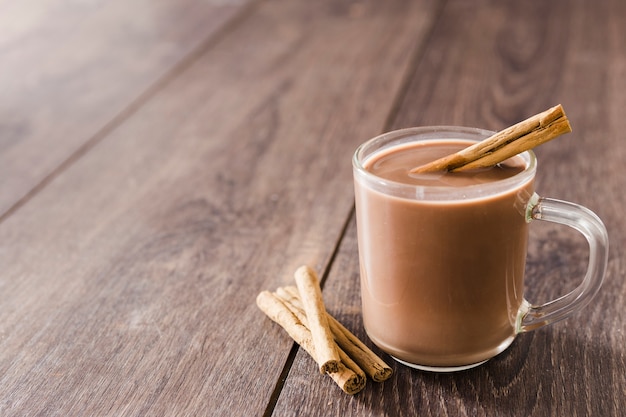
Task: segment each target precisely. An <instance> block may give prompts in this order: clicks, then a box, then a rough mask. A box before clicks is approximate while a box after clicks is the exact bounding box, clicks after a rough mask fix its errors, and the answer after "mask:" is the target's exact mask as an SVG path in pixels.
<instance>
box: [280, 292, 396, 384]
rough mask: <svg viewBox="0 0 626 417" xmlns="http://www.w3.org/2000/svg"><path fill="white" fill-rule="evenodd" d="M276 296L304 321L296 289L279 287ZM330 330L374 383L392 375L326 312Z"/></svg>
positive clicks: (388, 367) (389, 370)
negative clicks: (291, 307)
mask: <svg viewBox="0 0 626 417" xmlns="http://www.w3.org/2000/svg"><path fill="white" fill-rule="evenodd" d="M276 295H277V296H278V297H280V298H281V299H282V300H283V301H284V302H285V305H287V306H288V307H289V306H290V305H291V306H293V309H295V311H294V310H293V309H292V311H293V312H294V314H296V316H297V317H298V319H299V320H300V321H303V320H306V317H303V316H304V311H303V307H302V301H301V299H300V296H299V294H298V289H297V288H295V287H293V286H287V287H280V288H278V289H277V290H276ZM326 315H327V317H328V323H329V325H330V329H331V331H332V332H333V336H334V338H335V341H336V342H337V344H338V345H339V347H340V348H341V349H343V350H344V351H345V352H346V353H347V354H348V356H350V357H351V358H352V359H354V361H355V362H356V363H357V365H359V366H360V367H361V368H362V369H363V370H364V371H365V373H366V374H367V375H368V376H369V377H370V378H372V380H374V381H376V382H382V381H385V380H386V379H389V378H390V377H391V375H392V373H393V371H392V369H391V367H390V366H389V365H387V364H386V363H385V362H384V361H383V360H382V359H381V358H380V357H378V355H376V354H375V353H374V352H373V351H372V350H371V349H370V348H369V347H367V346H366V345H365V344H364V343H363V342H362V341H361V340H359V338H358V337H356V336H355V335H354V334H353V333H352V332H350V330H348V329H347V328H346V327H345V326H344V325H343V324H341V323H340V322H339V321H338V320H337V319H335V318H334V317H333V316H332V315H331V314H330V313H328V312H326Z"/></svg>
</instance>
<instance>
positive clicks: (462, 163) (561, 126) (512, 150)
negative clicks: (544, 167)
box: [411, 104, 572, 174]
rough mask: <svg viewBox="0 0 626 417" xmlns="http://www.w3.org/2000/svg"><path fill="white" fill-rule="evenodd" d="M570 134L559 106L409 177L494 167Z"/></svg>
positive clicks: (418, 168) (426, 165) (429, 164)
mask: <svg viewBox="0 0 626 417" xmlns="http://www.w3.org/2000/svg"><path fill="white" fill-rule="evenodd" d="M571 131H572V128H571V126H570V124H569V121H568V120H567V116H565V113H564V112H563V107H562V106H561V105H560V104H559V105H557V106H555V107H552V108H551V109H548V110H546V111H544V112H542V113H539V114H536V115H534V116H532V117H529V118H528V119H526V120H523V121H521V122H519V123H517V124H515V125H513V126H510V127H508V128H506V129H504V130H501V131H500V132H498V133H495V134H494V135H492V136H491V137H489V138H487V139H485V140H483V141H481V142H478V143H476V144H475V145H472V146H469V147H467V148H465V149H462V150H461V151H459V152H457V153H454V154H452V155H449V156H445V157H443V158H440V159H437V160H436V161H433V162H430V163H428V164H425V165H422V166H419V167H416V168H413V169H412V170H411V173H414V174H415V173H425V172H431V171H462V170H467V169H476V168H485V167H489V166H493V165H496V164H498V163H499V162H502V161H505V160H506V159H508V158H510V157H512V156H515V155H517V154H519V153H521V152H524V151H527V150H529V149H532V148H534V147H535V146H538V145H540V144H542V143H544V142H547V141H549V140H552V139H554V138H555V137H557V136H559V135H561V134H563V133H569V132H571Z"/></svg>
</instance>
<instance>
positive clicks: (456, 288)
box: [352, 126, 608, 372]
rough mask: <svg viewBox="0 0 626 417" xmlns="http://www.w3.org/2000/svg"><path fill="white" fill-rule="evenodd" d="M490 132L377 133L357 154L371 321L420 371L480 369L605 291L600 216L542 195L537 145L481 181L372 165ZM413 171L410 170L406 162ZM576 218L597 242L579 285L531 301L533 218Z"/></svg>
mask: <svg viewBox="0 0 626 417" xmlns="http://www.w3.org/2000/svg"><path fill="white" fill-rule="evenodd" d="M492 133H493V132H490V131H486V130H481V129H475V128H466V127H451V126H435V127H419V128H409V129H403V130H398V131H393V132H389V133H385V134H382V135H380V136H377V137H375V138H373V139H371V140H369V141H368V142H366V143H364V144H362V145H361V146H360V147H359V148H358V149H357V150H356V152H355V154H354V157H353V160H352V162H353V174H354V186H355V202H356V218H357V231H358V246H359V263H360V275H361V278H360V280H361V301H362V309H363V322H364V326H365V330H366V332H367V334H368V336H369V337H370V339H371V340H372V341H373V342H374V344H376V345H377V346H378V347H380V348H381V349H382V350H384V351H385V352H387V353H389V354H390V355H391V356H392V357H393V358H394V359H396V360H397V361H399V362H401V363H403V364H405V365H408V366H411V367H414V368H418V369H423V370H430V371H443V372H450V371H457V370H463V369H468V368H471V367H474V366H478V365H480V364H482V363H484V362H485V361H487V360H488V359H490V358H492V357H493V356H495V355H497V354H499V353H500V352H502V351H503V350H505V349H506V348H507V347H508V346H509V345H510V344H511V343H512V342H513V339H514V338H515V336H516V335H517V334H519V333H521V332H526V331H529V330H534V329H536V328H539V327H541V326H545V325H547V324H550V323H554V322H556V321H559V320H562V319H564V318H566V317H568V316H570V315H571V314H572V313H574V312H576V311H578V310H580V309H581V308H582V307H584V306H585V305H587V304H588V303H589V301H590V300H591V299H592V298H593V296H594V295H595V294H596V293H597V292H598V290H599V288H600V286H601V284H602V280H603V278H604V274H605V270H606V266H607V258H608V236H607V232H606V228H605V227H604V225H603V224H602V222H601V220H600V219H599V218H598V217H597V216H596V215H595V214H594V213H593V212H591V211H590V210H588V209H586V208H584V207H582V206H579V205H577V204H573V203H568V202H563V201H559V200H554V199H549V198H543V197H539V196H538V195H537V194H536V193H535V190H534V178H535V173H536V169H537V161H536V158H535V155H534V154H533V152H531V151H527V152H524V153H522V154H520V155H519V157H520V158H522V159H523V162H524V164H525V168H524V169H523V170H522V171H521V172H519V173H517V174H515V175H513V176H512V177H509V178H506V179H502V180H497V181H492V182H487V183H483V184H476V185H469V186H462V187H442V186H430V185H414V184H405V183H400V182H394V181H390V180H387V179H385V178H381V177H379V176H377V175H374V174H373V173H372V172H370V171H368V169H367V167H368V166H369V165H368V164H369V163H371V162H372V161H374V160H376V158H377V156H378V155H380V154H381V153H383V152H386V151H388V150H389V149H391V148H394V147H398V146H407V145H409V146H410V144H412V143H417V142H422V143H424V141H436V142H440V141H441V142H443V141H451V140H455V141H458V140H469V141H474V142H475V141H480V140H482V139H485V138H486V137H489V136H490V135H491V134H492ZM407 168H410V167H407ZM533 220H544V221H548V222H555V223H560V224H564V225H567V226H569V227H572V228H574V229H576V230H578V231H579V232H580V233H582V234H583V235H584V236H585V238H586V239H587V242H588V243H589V260H588V262H589V265H588V269H587V272H586V274H585V276H584V278H583V280H582V283H581V284H580V285H579V286H578V287H577V288H575V289H574V290H573V291H571V292H570V293H569V294H566V295H564V296H562V297H561V298H558V299H556V300H553V301H550V302H548V303H545V304H542V305H533V304H531V303H529V302H528V301H526V300H525V299H524V296H523V293H524V269H525V263H526V248H527V241H528V224H529V223H530V222H531V221H533Z"/></svg>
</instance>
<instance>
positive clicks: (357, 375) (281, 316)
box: [256, 291, 366, 395]
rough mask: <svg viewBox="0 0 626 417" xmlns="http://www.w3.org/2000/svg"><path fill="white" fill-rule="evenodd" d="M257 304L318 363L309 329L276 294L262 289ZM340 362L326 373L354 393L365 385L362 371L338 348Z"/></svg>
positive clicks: (339, 384) (350, 392)
mask: <svg viewBox="0 0 626 417" xmlns="http://www.w3.org/2000/svg"><path fill="white" fill-rule="evenodd" d="M256 303H257V306H258V307H259V308H260V309H261V310H262V311H263V312H264V313H265V314H266V315H267V316H268V317H269V318H270V319H272V320H273V321H274V322H276V323H278V324H279V325H280V326H281V327H282V328H283V329H285V330H286V331H287V333H288V334H289V336H291V338H292V339H293V340H294V341H295V342H296V343H298V344H299V345H300V346H301V347H302V348H303V349H304V350H305V351H307V353H308V354H309V355H310V356H311V357H312V358H313V360H315V361H316V362H318V363H319V359H318V354H317V351H316V350H315V344H314V343H313V338H312V336H311V332H310V330H309V329H308V328H307V326H306V325H305V324H304V323H302V322H301V321H300V320H299V319H298V317H297V316H296V315H295V314H294V313H293V312H292V311H291V310H290V309H289V308H288V307H287V306H286V305H285V304H284V303H283V301H281V300H280V299H279V298H278V297H277V296H276V295H274V294H272V293H270V292H269V291H262V292H261V293H260V294H259V295H258V296H257V299H256ZM338 353H339V356H340V362H338V364H337V370H336V371H335V372H330V373H328V375H329V376H330V377H331V378H332V379H333V381H335V383H336V384H337V385H338V386H339V387H340V388H341V389H342V390H343V391H344V392H346V393H347V394H351V395H353V394H356V393H357V392H359V391H361V390H362V389H363V388H364V387H365V383H366V377H365V374H364V373H363V371H362V370H361V369H360V368H359V367H358V365H357V364H356V363H354V361H353V360H352V359H350V357H349V356H348V355H347V354H346V353H345V352H343V351H342V350H341V349H338Z"/></svg>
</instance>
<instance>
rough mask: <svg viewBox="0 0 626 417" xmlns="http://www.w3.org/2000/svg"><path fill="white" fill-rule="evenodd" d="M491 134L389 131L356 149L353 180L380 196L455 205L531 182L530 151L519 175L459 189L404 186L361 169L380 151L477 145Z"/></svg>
mask: <svg viewBox="0 0 626 417" xmlns="http://www.w3.org/2000/svg"><path fill="white" fill-rule="evenodd" d="M494 133H495V132H493V131H490V130H485V129H480V128H474V127H465V126H445V125H441V126H420V127H410V128H404V129H398V130H393V131H389V132H385V133H382V134H380V135H378V136H375V137H373V138H371V139H369V140H367V141H365V142H364V143H362V144H361V145H359V147H357V149H356V151H355V152H354V155H353V157H352V166H353V171H354V179H355V180H357V179H363V180H365V181H367V183H368V185H371V186H372V187H373V188H374V189H376V190H377V191H379V192H383V193H384V194H388V195H394V196H397V197H404V198H410V199H419V200H432V201H459V200H463V201H466V200H472V199H478V198H484V197H490V196H494V195H497V194H499V193H502V192H506V191H510V190H512V189H515V188H518V187H520V186H522V185H523V184H527V182H528V181H530V180H532V179H533V178H534V176H535V173H536V170H537V158H536V156H535V154H534V152H533V151H531V150H528V151H524V152H522V153H520V154H518V156H521V157H522V159H523V160H524V162H525V164H526V167H525V169H524V170H523V171H521V172H519V173H517V174H515V175H513V176H511V177H508V178H504V179H501V180H497V181H491V182H488V183H481V184H472V185H466V186H461V187H448V186H441V185H419V184H406V183H402V182H397V181H393V180H388V179H385V178H382V177H379V176H377V175H376V174H373V173H372V172H370V171H368V170H366V169H365V167H364V164H365V163H366V162H367V160H368V159H369V158H371V157H373V156H375V155H376V154H377V153H379V152H381V151H382V150H384V149H389V148H391V147H395V146H399V145H402V144H406V143H412V142H425V141H427V140H433V141H441V140H457V141H458V140H471V141H475V142H478V141H480V140H483V139H485V138H487V137H489V136H491V135H493V134H494Z"/></svg>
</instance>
